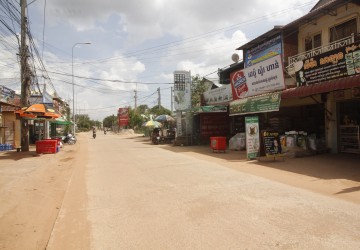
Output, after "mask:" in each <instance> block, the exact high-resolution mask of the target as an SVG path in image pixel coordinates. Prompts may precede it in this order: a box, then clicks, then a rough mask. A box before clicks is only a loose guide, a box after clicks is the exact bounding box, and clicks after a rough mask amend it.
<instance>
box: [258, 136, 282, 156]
mask: <svg viewBox="0 0 360 250" xmlns="http://www.w3.org/2000/svg"><path fill="white" fill-rule="evenodd" d="M262 138H263V141H264V151H265V155H266V157H278V156H282V148H281V143H280V135H279V132H275V131H264V132H263V133H262Z"/></svg>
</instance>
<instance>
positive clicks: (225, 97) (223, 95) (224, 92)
mask: <svg viewBox="0 0 360 250" xmlns="http://www.w3.org/2000/svg"><path fill="white" fill-rule="evenodd" d="M203 95H204V99H205V104H206V105H217V104H223V103H229V102H230V101H232V93H231V86H230V84H226V85H223V86H221V87H219V88H216V89H212V90H209V91H206V92H204V94H203Z"/></svg>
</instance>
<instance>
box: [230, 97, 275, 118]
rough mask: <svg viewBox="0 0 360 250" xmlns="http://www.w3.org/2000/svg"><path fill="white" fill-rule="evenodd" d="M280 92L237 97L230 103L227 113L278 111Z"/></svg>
mask: <svg viewBox="0 0 360 250" xmlns="http://www.w3.org/2000/svg"><path fill="white" fill-rule="evenodd" d="M280 101H281V92H276V93H270V94H264V95H259V96H253V97H249V98H245V99H239V100H235V101H232V102H231V103H230V108H229V115H238V114H251V113H262V112H272V111H279V107H280Z"/></svg>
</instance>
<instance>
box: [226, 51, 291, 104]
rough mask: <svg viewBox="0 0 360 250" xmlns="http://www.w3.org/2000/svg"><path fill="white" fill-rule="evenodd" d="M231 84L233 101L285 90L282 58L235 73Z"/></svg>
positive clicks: (278, 56)
mask: <svg viewBox="0 0 360 250" xmlns="http://www.w3.org/2000/svg"><path fill="white" fill-rule="evenodd" d="M230 83H231V89H232V95H233V100H237V99H242V98H246V97H250V96H255V95H261V94H265V93H269V92H274V91H278V90H283V89H285V80H284V73H283V66H282V60H281V56H280V55H277V56H274V57H272V58H270V59H267V60H265V61H263V62H260V63H258V64H256V65H254V66H252V67H248V68H245V69H243V70H238V71H235V72H233V73H232V74H231V75H230Z"/></svg>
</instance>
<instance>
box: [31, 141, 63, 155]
mask: <svg viewBox="0 0 360 250" xmlns="http://www.w3.org/2000/svg"><path fill="white" fill-rule="evenodd" d="M35 145H36V153H37V154H55V153H56V152H58V150H57V149H58V141H57V140H42V141H37V142H36V143H35Z"/></svg>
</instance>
